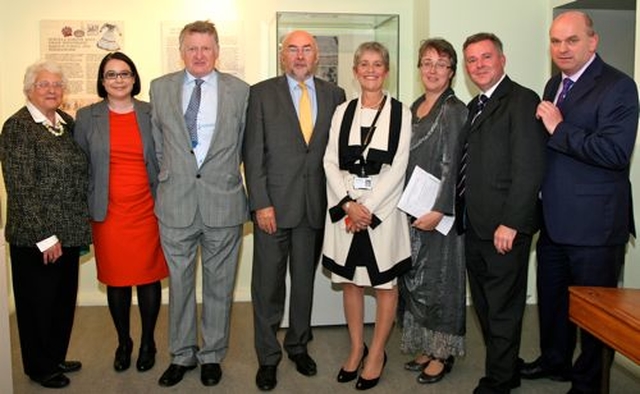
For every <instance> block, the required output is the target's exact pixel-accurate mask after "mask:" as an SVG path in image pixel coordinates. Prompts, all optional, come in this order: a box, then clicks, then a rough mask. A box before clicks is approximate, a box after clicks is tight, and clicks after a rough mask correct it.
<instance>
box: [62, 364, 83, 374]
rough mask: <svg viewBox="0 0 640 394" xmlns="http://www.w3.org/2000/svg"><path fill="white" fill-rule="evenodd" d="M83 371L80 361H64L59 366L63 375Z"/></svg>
mask: <svg viewBox="0 0 640 394" xmlns="http://www.w3.org/2000/svg"><path fill="white" fill-rule="evenodd" d="M81 369H82V363H81V362H80V361H63V362H61V363H60V364H58V371H60V372H62V373H69V372H76V371H79V370H81Z"/></svg>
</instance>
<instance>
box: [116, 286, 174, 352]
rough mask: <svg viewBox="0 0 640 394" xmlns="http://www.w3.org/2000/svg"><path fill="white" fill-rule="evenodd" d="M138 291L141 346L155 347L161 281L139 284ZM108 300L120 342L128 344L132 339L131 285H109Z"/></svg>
mask: <svg viewBox="0 0 640 394" xmlns="http://www.w3.org/2000/svg"><path fill="white" fill-rule="evenodd" d="M137 293H138V308H139V309H140V321H141V323H142V338H141V341H140V346H141V347H142V346H150V347H153V348H155V341H154V339H153V333H154V331H155V328H156V321H157V320H158V314H159V313H160V302H161V301H162V287H161V285H160V281H157V282H153V283H149V284H146V285H140V286H137ZM107 301H108V303H109V311H110V312H111V318H112V319H113V323H114V325H115V326H116V331H117V332H118V343H119V344H121V345H123V344H127V343H128V342H129V341H130V337H129V327H130V311H131V287H130V286H127V287H114V286H107Z"/></svg>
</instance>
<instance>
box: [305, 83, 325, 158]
mask: <svg viewBox="0 0 640 394" xmlns="http://www.w3.org/2000/svg"><path fill="white" fill-rule="evenodd" d="M313 80H314V85H315V88H316V106H317V112H316V113H317V115H316V123H315V124H314V125H313V133H312V134H311V140H310V141H309V146H311V144H313V143H314V141H317V140H318V137H317V134H318V133H317V130H318V129H319V128H320V127H323V126H322V125H324V124H325V122H326V121H328V120H327V119H325V118H326V117H328V116H333V112H331V111H327V110H326V109H325V107H326V106H327V105H328V103H329V97H328V94H329V92H328V90H327V89H326V86H325V85H324V84H323V83H322V82H321V81H318V78H314V79H313ZM329 112H331V113H329ZM300 134H301V135H302V131H301V132H300ZM303 139H304V138H303Z"/></svg>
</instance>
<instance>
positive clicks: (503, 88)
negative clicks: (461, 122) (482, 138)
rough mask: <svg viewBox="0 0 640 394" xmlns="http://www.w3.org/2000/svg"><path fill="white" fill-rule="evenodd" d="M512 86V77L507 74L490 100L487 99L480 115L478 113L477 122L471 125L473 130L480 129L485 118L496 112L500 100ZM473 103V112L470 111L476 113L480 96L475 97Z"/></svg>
mask: <svg viewBox="0 0 640 394" xmlns="http://www.w3.org/2000/svg"><path fill="white" fill-rule="evenodd" d="M510 88H511V79H509V77H508V76H506V75H505V77H504V79H503V80H502V82H500V84H499V85H498V87H497V88H496V90H495V91H494V92H493V94H492V95H491V97H490V98H489V101H487V104H486V105H485V107H484V109H483V110H482V112H481V113H480V115H478V117H477V118H476V120H475V122H473V124H472V125H471V131H473V130H476V129H478V128H479V127H480V125H482V123H483V122H484V120H485V119H487V118H489V117H490V116H491V114H492V113H493V112H495V111H496V109H498V107H500V101H501V100H502V98H503V97H504V96H505V95H506V94H507V92H508V91H509V90H510ZM472 104H473V105H472V108H471V110H472V112H469V113H470V114H475V113H476V109H477V108H478V96H476V97H474V99H473V102H472ZM471 117H473V115H471Z"/></svg>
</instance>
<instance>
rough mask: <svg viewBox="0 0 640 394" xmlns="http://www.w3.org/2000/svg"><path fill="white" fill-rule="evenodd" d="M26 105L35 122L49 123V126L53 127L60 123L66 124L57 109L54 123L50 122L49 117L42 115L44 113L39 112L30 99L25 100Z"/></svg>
mask: <svg viewBox="0 0 640 394" xmlns="http://www.w3.org/2000/svg"><path fill="white" fill-rule="evenodd" d="M26 106H27V110H28V111H29V113H30V114H31V117H32V118H33V121H34V122H36V123H42V124H44V125H49V126H51V127H55V126H57V125H58V124H60V123H62V124H67V122H65V121H64V119H63V118H62V116H60V114H59V113H58V112H57V111H56V124H51V121H50V120H49V118H47V117H46V116H44V114H43V113H42V112H40V110H39V109H38V108H37V107H36V106H35V105H33V103H32V102H31V101H29V100H27V104H26Z"/></svg>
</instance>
